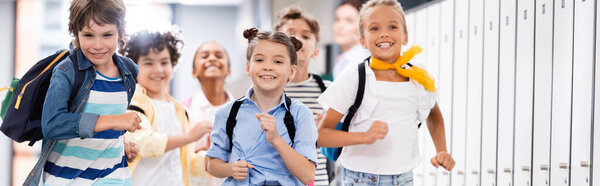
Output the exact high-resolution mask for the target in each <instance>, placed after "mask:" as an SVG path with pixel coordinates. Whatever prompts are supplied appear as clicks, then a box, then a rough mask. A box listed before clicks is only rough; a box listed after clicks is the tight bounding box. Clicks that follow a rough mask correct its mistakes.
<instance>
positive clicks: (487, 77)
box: [480, 0, 514, 186]
mask: <svg viewBox="0 0 600 186" xmlns="http://www.w3.org/2000/svg"><path fill="white" fill-rule="evenodd" d="M484 6H485V8H484V10H485V13H484V14H485V15H484V21H483V26H482V28H481V31H482V33H483V89H482V90H483V100H482V118H481V168H480V170H481V173H480V175H481V185H490V186H492V185H496V172H497V171H496V152H497V151H496V150H497V149H496V147H497V145H496V144H497V143H496V140H497V138H496V136H497V127H498V104H499V102H498V96H499V92H498V80H499V79H498V70H503V69H498V60H499V59H498V57H499V51H498V50H499V47H500V46H499V45H500V40H499V36H500V33H499V30H500V29H499V24H498V20H499V15H500V12H501V11H502V13H504V12H505V11H506V10H505V9H506V8H505V7H501V6H500V1H499V0H486V1H485V5H484ZM501 9H502V10H501ZM513 13H514V7H513ZM511 17H514V16H511ZM502 29H504V28H502ZM512 31H513V37H514V29H513V30H512ZM502 42H509V43H510V42H511V39H509V38H502ZM512 42H514V39H512ZM504 46H506V44H504ZM508 48H510V49H511V50H512V51H514V44H513V45H512V46H509V47H508ZM500 49H506V48H500ZM502 52H505V51H502ZM508 56H510V55H506V54H505V55H503V56H502V57H508ZM512 60H514V57H513V58H512ZM513 63H514V62H513ZM502 67H503V68H509V65H502ZM506 74H508V72H505V73H504V74H503V76H504V75H506ZM504 79H506V77H504V78H503V79H501V80H504ZM509 89H510V88H509V87H502V89H501V90H502V91H507V90H509ZM503 93H504V92H503ZM511 94H512V92H511ZM511 101H512V100H511ZM499 142H500V141H498V143H499ZM498 158H500V157H498Z"/></svg>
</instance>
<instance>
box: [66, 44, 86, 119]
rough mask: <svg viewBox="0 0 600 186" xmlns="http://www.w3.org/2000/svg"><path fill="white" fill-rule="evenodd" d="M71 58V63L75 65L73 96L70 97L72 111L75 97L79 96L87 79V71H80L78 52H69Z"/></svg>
mask: <svg viewBox="0 0 600 186" xmlns="http://www.w3.org/2000/svg"><path fill="white" fill-rule="evenodd" d="M69 53H70V54H69V58H71V63H73V67H74V68H75V80H74V83H73V86H71V94H70V96H69V101H68V103H69V104H68V106H69V108H70V109H72V108H71V106H72V104H73V101H74V100H75V96H77V92H79V88H81V85H82V84H83V80H84V79H85V78H84V77H85V71H84V70H79V60H78V59H77V51H73V50H71V51H69Z"/></svg>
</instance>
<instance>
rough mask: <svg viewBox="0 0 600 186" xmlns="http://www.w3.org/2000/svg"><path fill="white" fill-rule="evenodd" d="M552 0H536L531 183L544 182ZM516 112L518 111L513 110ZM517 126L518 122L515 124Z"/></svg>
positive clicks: (549, 106)
mask: <svg viewBox="0 0 600 186" xmlns="http://www.w3.org/2000/svg"><path fill="white" fill-rule="evenodd" d="M553 6H554V2H553V1H552V0H538V1H536V5H535V8H536V11H535V24H536V25H535V65H534V68H535V69H534V84H533V85H534V95H533V98H534V100H533V102H534V103H533V104H534V105H533V108H534V110H533V167H532V170H533V185H536V186H537V185H548V184H549V181H550V180H549V176H550V173H549V170H550V155H549V154H550V121H551V112H552V97H551V96H552V21H553V17H552V16H553ZM517 113H518V112H517ZM517 125H518V124H517Z"/></svg>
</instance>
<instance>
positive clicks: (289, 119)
mask: <svg viewBox="0 0 600 186" xmlns="http://www.w3.org/2000/svg"><path fill="white" fill-rule="evenodd" d="M242 102H243V100H242V98H240V99H238V100H235V102H233V105H232V106H231V110H230V111H229V117H227V125H226V127H225V132H226V133H227V137H229V151H231V149H232V148H233V128H235V125H236V124H237V120H236V119H235V118H236V117H237V113H238V111H239V110H240V106H241V105H242ZM291 105H292V99H290V98H289V97H287V96H285V106H286V112H285V117H283V123H285V128H287V130H288V135H289V136H290V140H291V141H292V147H293V146H294V137H295V136H296V126H295V124H294V116H292V113H291V112H290V108H291Z"/></svg>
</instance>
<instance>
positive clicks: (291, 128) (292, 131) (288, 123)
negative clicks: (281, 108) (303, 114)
mask: <svg viewBox="0 0 600 186" xmlns="http://www.w3.org/2000/svg"><path fill="white" fill-rule="evenodd" d="M291 105H292V99H290V98H289V97H287V96H285V107H286V109H287V110H286V111H285V117H284V118H283V123H285V128H287V131H288V135H290V140H291V141H292V147H294V137H295V136H296V126H295V125H294V116H292V113H291V112H290V108H291Z"/></svg>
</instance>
